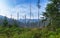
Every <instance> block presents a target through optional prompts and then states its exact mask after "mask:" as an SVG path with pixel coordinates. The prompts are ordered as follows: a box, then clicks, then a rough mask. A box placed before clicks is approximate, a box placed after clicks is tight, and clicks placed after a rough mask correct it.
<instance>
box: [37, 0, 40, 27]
mask: <svg viewBox="0 0 60 38" xmlns="http://www.w3.org/2000/svg"><path fill="white" fill-rule="evenodd" d="M37 7H38V27H39V26H40V23H39V20H40V19H39V17H40V16H39V14H40V13H39V11H40V0H38V2H37Z"/></svg>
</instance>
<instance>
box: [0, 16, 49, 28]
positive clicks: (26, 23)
mask: <svg viewBox="0 0 60 38" xmlns="http://www.w3.org/2000/svg"><path fill="white" fill-rule="evenodd" d="M4 17H5V16H1V15H0V25H3V21H4ZM7 20H8V23H9V25H13V24H14V23H17V24H18V26H20V27H32V28H33V27H40V26H43V25H44V23H43V22H42V20H41V19H40V21H39V20H38V19H26V20H25V19H20V20H14V19H11V18H7ZM38 21H39V24H40V26H38ZM47 24H48V22H47V21H46V22H45V25H47Z"/></svg>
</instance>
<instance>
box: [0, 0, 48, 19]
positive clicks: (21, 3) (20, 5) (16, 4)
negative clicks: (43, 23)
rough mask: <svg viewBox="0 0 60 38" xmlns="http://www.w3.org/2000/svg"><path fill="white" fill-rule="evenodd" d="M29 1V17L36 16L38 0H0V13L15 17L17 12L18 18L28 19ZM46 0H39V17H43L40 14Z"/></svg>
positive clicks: (43, 9)
mask: <svg viewBox="0 0 60 38" xmlns="http://www.w3.org/2000/svg"><path fill="white" fill-rule="evenodd" d="M30 1H31V13H32V16H31V19H37V18H38V8H37V1H38V0H0V15H2V16H6V17H8V18H11V14H12V18H14V19H17V13H19V19H25V18H24V16H25V15H26V18H27V19H30V15H29V14H30ZM47 3H48V0H40V6H41V8H40V17H43V16H42V15H41V14H42V12H44V11H45V8H46V6H47Z"/></svg>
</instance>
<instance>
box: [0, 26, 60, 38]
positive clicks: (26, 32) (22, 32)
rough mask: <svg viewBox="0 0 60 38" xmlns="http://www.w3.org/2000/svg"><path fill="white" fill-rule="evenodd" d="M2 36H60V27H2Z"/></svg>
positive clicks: (0, 32)
mask: <svg viewBox="0 0 60 38" xmlns="http://www.w3.org/2000/svg"><path fill="white" fill-rule="evenodd" d="M0 38H60V28H59V29H56V31H49V30H48V29H47V28H43V29H37V28H33V29H27V28H2V27H0Z"/></svg>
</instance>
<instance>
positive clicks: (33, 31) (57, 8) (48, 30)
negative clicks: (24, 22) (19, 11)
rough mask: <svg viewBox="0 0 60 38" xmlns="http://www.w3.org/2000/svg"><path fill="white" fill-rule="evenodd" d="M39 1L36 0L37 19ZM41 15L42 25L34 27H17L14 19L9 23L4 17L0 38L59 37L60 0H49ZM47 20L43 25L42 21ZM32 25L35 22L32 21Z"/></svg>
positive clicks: (0, 26) (0, 27) (0, 28)
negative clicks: (42, 17)
mask: <svg viewBox="0 0 60 38" xmlns="http://www.w3.org/2000/svg"><path fill="white" fill-rule="evenodd" d="M39 1H40V0H38V3H37V4H38V5H37V7H38V20H40V19H39V9H40V5H39V3H40V2H39ZM30 11H31V10H30ZM30 15H31V12H30ZM43 16H44V19H43V20H42V23H43V26H42V27H35V28H31V27H30V28H26V27H25V28H22V27H19V26H18V24H17V21H16V20H14V23H13V24H12V25H10V24H9V23H8V20H7V18H6V17H4V20H3V24H2V25H0V38H60V0H49V3H48V4H47V7H46V11H45V12H43ZM30 17H31V16H30ZM47 20H48V22H49V23H48V24H47V25H45V24H44V21H47ZM39 24H40V22H38V23H37V25H36V26H39ZM32 25H35V24H34V23H33V22H32Z"/></svg>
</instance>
